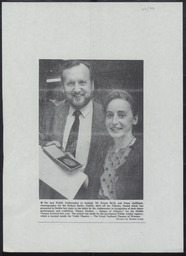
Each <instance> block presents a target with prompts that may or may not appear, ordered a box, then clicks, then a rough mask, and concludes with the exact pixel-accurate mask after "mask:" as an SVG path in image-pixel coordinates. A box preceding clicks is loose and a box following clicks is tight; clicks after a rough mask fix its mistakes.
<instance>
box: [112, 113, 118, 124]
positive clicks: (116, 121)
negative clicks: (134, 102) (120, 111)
mask: <svg viewBox="0 0 186 256" xmlns="http://www.w3.org/2000/svg"><path fill="white" fill-rule="evenodd" d="M112 122H113V124H117V123H118V116H117V115H114V117H113V120H112Z"/></svg>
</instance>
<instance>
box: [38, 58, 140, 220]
mask: <svg viewBox="0 0 186 256" xmlns="http://www.w3.org/2000/svg"><path fill="white" fill-rule="evenodd" d="M39 76H40V77H39V142H40V151H39V154H40V155H39V158H40V170H39V171H40V181H39V199H40V221H41V222H42V221H44V222H47V221H48V222H52V221H55V222H56V221H64V222H66V221H67V222H68V221H80V222H84V221H85V222H90V221H93V222H94V221H95V222H102V221H103V222H112V221H118V222H122V221H123V222H128V221H129V222H143V221H144V206H143V61H142V60H77V59H76V60H40V61H39ZM77 111H78V112H79V114H78V116H76V114H75V113H76V112H77ZM57 199H60V200H58V201H56V200H57ZM65 199H68V200H65ZM72 199H76V200H74V201H72ZM85 199H86V201H85Z"/></svg>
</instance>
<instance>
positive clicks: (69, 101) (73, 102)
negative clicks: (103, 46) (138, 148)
mask: <svg viewBox="0 0 186 256" xmlns="http://www.w3.org/2000/svg"><path fill="white" fill-rule="evenodd" d="M62 90H63V92H64V94H65V97H66V100H65V101H63V102H62V103H61V104H60V105H58V106H56V107H55V111H54V115H53V116H52V117H51V116H50V117H48V120H47V122H50V125H47V127H50V129H49V130H48V131H46V136H45V138H46V139H48V140H50V142H48V143H47V145H51V144H55V145H56V146H57V147H60V148H61V147H62V148H63V149H64V150H65V151H68V152H70V153H71V154H72V155H73V156H74V157H75V159H76V160H77V161H78V162H80V163H81V164H82V165H83V166H84V167H85V171H84V172H85V174H87V176H88V180H89V183H90V182H91V180H92V179H94V175H95V173H91V172H90V170H91V163H93V161H94V154H95V152H96V150H97V147H98V145H99V142H100V139H101V137H102V136H103V133H104V114H103V109H102V106H101V105H100V104H98V103H96V102H95V101H94V100H93V92H94V80H93V74H92V69H91V66H90V64H89V63H87V62H83V61H67V62H65V64H64V66H63V69H62ZM74 137H75V140H74ZM42 145H43V144H42ZM89 196H90V197H91V195H89ZM87 197H88V188H87V186H86V188H85V186H83V187H82V188H81V189H80V191H79V192H78V194H77V196H76V198H78V199H86V198H87ZM40 198H42V199H44V198H45V199H47V198H48V199H52V198H53V199H59V198H63V197H61V195H60V194H59V193H57V192H56V191H54V190H53V189H51V188H50V187H47V185H46V184H44V183H42V182H41V181H40Z"/></svg>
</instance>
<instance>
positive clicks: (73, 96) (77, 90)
mask: <svg viewBox="0 0 186 256" xmlns="http://www.w3.org/2000/svg"><path fill="white" fill-rule="evenodd" d="M62 75H63V90H64V93H65V95H66V98H67V100H68V101H69V102H70V104H71V105H72V106H73V107H74V108H77V109H81V108H82V107H84V106H86V105H87V104H88V102H89V101H90V100H91V98H92V92H93V90H94V83H93V81H91V80H90V71H89V69H88V67H87V66H85V65H84V64H80V65H78V66H74V67H72V68H69V69H65V70H64V71H63V74H62Z"/></svg>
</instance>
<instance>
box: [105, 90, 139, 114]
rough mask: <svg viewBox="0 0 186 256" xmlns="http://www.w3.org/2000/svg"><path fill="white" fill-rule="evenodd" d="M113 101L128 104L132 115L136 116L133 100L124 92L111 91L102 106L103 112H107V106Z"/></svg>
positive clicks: (135, 105)
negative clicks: (119, 100)
mask: <svg viewBox="0 0 186 256" xmlns="http://www.w3.org/2000/svg"><path fill="white" fill-rule="evenodd" d="M115 99H123V100H125V101H127V102H128V103H129V104H130V107H131V110H132V113H133V115H134V116H136V115H137V114H138V111H137V104H136V101H135V99H134V98H133V97H132V95H130V94H129V93H128V92H126V91H124V90H113V91H111V92H110V93H109V94H108V96H107V98H106V100H105V104H104V109H105V112H106V110H107V106H108V104H109V103H110V102H111V101H112V100H115Z"/></svg>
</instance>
